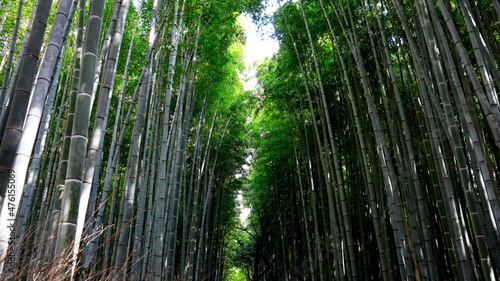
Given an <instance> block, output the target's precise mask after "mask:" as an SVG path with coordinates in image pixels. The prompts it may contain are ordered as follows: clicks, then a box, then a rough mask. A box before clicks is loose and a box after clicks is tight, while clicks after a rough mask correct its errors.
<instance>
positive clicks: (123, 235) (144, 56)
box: [0, 0, 263, 280]
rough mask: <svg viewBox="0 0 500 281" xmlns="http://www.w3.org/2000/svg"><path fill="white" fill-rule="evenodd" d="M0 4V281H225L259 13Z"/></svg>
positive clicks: (163, 6) (220, 7)
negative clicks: (248, 27) (249, 51)
mask: <svg viewBox="0 0 500 281" xmlns="http://www.w3.org/2000/svg"><path fill="white" fill-rule="evenodd" d="M1 2H2V3H1V4H0V5H2V7H6V8H2V10H1V11H2V23H1V24H2V33H1V38H0V41H1V42H2V44H1V46H2V47H0V48H1V56H2V64H1V67H2V69H1V76H2V82H1V84H2V88H1V101H2V103H1V104H2V107H1V109H0V111H1V114H0V116H1V117H0V120H1V121H0V123H1V125H0V132H1V133H0V136H1V137H0V186H1V187H0V205H1V206H2V209H1V213H0V220H1V222H0V228H1V231H0V233H1V235H2V237H1V239H0V261H1V263H0V268H1V269H0V279H2V280H117V279H120V278H125V279H129V280H174V278H181V277H182V279H183V280H206V279H207V278H208V279H214V278H215V279H219V280H220V279H222V278H223V276H224V269H225V263H224V260H225V252H224V251H225V248H226V247H225V245H226V244H227V243H226V236H227V235H226V234H227V233H229V232H230V231H232V229H233V228H234V227H235V226H236V224H235V221H234V218H235V217H236V215H237V210H236V202H235V197H236V194H237V191H238V190H241V189H242V187H241V185H242V181H241V180H239V179H238V178H236V175H237V174H238V173H239V172H238V171H239V170H241V167H242V164H243V163H244V159H245V157H246V150H247V146H248V142H247V138H246V134H245V128H244V125H245V123H246V116H247V115H248V113H247V112H248V110H249V108H250V105H251V104H253V102H252V97H251V92H244V91H243V87H242V84H241V81H240V78H239V74H240V73H242V72H243V68H244V64H243V57H242V56H243V54H242V45H243V44H244V41H245V37H244V32H243V29H242V27H241V25H240V24H239V23H238V17H239V15H241V14H242V13H244V12H247V13H255V14H256V13H258V11H259V10H260V9H261V8H262V7H263V6H262V5H261V4H260V3H259V2H257V1H246V0H242V1H207V0H200V1H186V0H153V1H142V2H141V1H130V0H116V1H105V0H91V1H85V0H80V1H78V0H58V1H52V0H37V1H24V0H20V1H19V2H18V3H16V1H11V0H9V1H8V2H7V1H1ZM4 4H5V5H4ZM11 6H12V8H9V7H11Z"/></svg>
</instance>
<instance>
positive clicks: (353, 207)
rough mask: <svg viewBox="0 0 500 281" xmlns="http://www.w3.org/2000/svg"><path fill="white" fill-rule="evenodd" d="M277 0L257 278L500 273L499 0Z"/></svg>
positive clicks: (250, 263)
mask: <svg viewBox="0 0 500 281" xmlns="http://www.w3.org/2000/svg"><path fill="white" fill-rule="evenodd" d="M279 2H280V7H279V8H278V10H277V11H276V12H275V14H274V17H273V23H274V26H275V29H276V36H277V39H278V40H279V42H280V50H279V52H278V53H277V54H276V55H275V56H274V57H273V58H271V59H268V60H266V61H264V63H262V64H261V65H260V66H259V68H258V78H259V84H260V93H259V101H258V105H257V108H256V109H255V111H254V115H253V123H252V125H251V127H250V130H251V133H250V134H251V141H252V147H253V148H254V149H255V151H254V158H253V168H252V172H251V174H250V177H249V184H248V188H247V189H245V193H246V201H247V204H248V205H249V206H251V207H252V215H251V217H250V219H249V222H248V225H247V226H246V227H245V228H243V229H244V230H245V231H247V232H248V233H249V234H248V236H249V238H247V240H246V241H247V242H246V243H245V244H243V247H244V249H243V250H240V253H239V254H238V255H236V256H235V257H234V260H235V263H239V264H241V266H242V268H244V274H245V275H246V276H247V280H320V281H324V280H498V279H499V278H500V256H499V254H500V252H499V249H500V248H499V245H500V244H499V242H500V240H499V238H500V235H499V232H498V227H499V219H500V213H499V211H500V209H499V201H498V200H499V189H498V187H499V168H498V163H499V161H500V158H499V157H500V154H499V152H500V150H499V148H500V146H499V140H500V138H499V136H500V135H499V132H500V126H499V125H500V123H499V122H500V119H499V117H500V115H499V111H498V91H499V90H500V84H499V81H500V80H499V79H500V76H499V71H498V62H499V59H500V56H499V55H500V52H499V47H498V46H499V39H500V37H499V35H500V34H499V31H500V29H499V27H500V25H499V22H498V20H499V19H500V18H499V16H500V14H499V12H500V10H499V7H500V6H499V2H498V1H495V0H494V1H469V0H456V1H455V0H451V1H450V0H404V1H403V0H385V1H372V0H367V1H366V0H362V1H358V0H356V1H337V0H314V1H313V0H298V1H293V2H291V1H279Z"/></svg>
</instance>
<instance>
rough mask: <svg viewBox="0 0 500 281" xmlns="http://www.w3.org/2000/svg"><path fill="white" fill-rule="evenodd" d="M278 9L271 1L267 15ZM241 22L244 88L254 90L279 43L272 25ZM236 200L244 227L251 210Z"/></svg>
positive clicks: (240, 197) (240, 198) (239, 198)
mask: <svg viewBox="0 0 500 281" xmlns="http://www.w3.org/2000/svg"><path fill="white" fill-rule="evenodd" d="M277 8H278V4H277V3H276V0H271V1H270V4H269V6H268V7H267V9H266V14H270V15H272V14H273V13H274V12H275V11H276V9H277ZM239 20H240V24H241V25H242V26H243V28H244V29H245V35H246V37H247V42H246V45H245V46H244V48H243V55H244V56H245V66H246V73H244V74H243V75H242V76H243V77H242V80H243V86H244V87H245V90H254V89H255V88H256V87H257V77H256V76H255V75H256V68H257V66H258V65H259V64H260V63H261V62H262V61H264V60H265V59H266V58H269V57H272V55H273V54H275V53H276V52H278V49H279V43H278V41H276V40H275V39H273V38H271V35H272V34H273V33H274V28H273V27H272V25H267V26H265V27H264V28H261V29H260V30H259V28H258V26H257V24H255V23H254V22H253V21H252V19H251V18H250V16H249V15H248V14H243V15H241V16H240V18H239ZM250 161H251V157H249V158H248V159H247V163H250ZM243 168H244V169H245V170H248V169H250V167H249V166H248V165H244V167H243ZM236 200H237V201H238V205H239V209H240V221H241V222H242V224H243V225H246V219H247V218H248V216H249V215H250V212H251V209H249V208H245V207H244V206H243V204H242V201H243V194H242V192H241V191H239V192H238V196H237V198H236Z"/></svg>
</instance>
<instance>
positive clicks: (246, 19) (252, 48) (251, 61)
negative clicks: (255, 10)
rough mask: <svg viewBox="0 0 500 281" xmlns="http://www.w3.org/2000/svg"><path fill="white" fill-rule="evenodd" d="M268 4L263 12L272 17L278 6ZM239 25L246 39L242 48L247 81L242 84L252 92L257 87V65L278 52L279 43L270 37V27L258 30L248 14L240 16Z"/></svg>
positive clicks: (271, 29)
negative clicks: (243, 29)
mask: <svg viewBox="0 0 500 281" xmlns="http://www.w3.org/2000/svg"><path fill="white" fill-rule="evenodd" d="M269 2H270V3H269V5H268V6H267V8H266V11H265V12H266V14H268V15H272V14H273V13H274V12H275V11H276V9H277V8H278V4H277V3H276V0H271V1H269ZM240 23H241V25H242V26H243V28H245V35H246V37H247V43H246V46H245V47H244V48H243V54H244V56H245V65H246V67H247V73H245V75H244V76H245V77H244V80H245V79H247V81H245V82H244V83H243V84H244V87H245V90H253V89H255V88H256V86H257V79H256V77H255V69H256V67H257V65H258V64H259V63H260V62H262V61H264V59H266V58H269V57H271V56H272V55H273V54H275V53H276V52H278V49H279V43H278V41H276V40H275V39H273V38H271V37H270V35H271V34H273V33H274V29H273V27H272V25H267V26H265V27H264V28H262V29H261V30H259V29H258V27H257V24H255V23H254V22H253V21H252V19H251V18H250V16H249V15H248V14H243V15H241V16H240Z"/></svg>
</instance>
